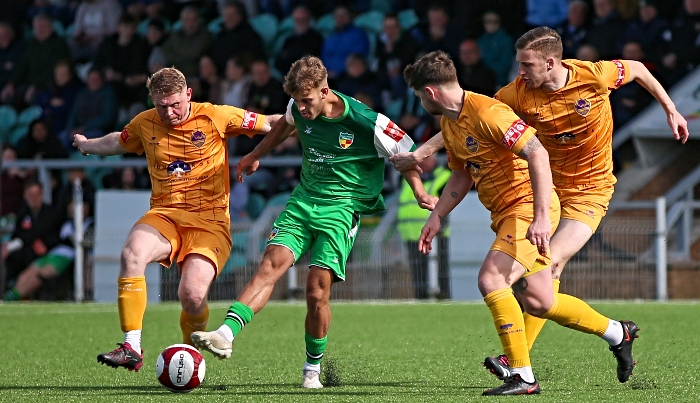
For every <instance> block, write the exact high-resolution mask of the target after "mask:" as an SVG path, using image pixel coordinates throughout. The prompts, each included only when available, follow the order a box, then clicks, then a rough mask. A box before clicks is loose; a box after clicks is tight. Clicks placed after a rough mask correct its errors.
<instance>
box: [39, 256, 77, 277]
mask: <svg viewBox="0 0 700 403" xmlns="http://www.w3.org/2000/svg"><path fill="white" fill-rule="evenodd" d="M71 263H73V259H71V258H69V257H66V256H63V255H52V254H50V253H49V254H48V255H44V256H42V257H40V258H38V259H36V260H35V261H34V264H36V265H37V266H38V267H40V268H42V269H43V268H44V267H46V266H52V267H53V268H54V269H56V273H58V274H61V273H63V272H64V271H66V269H68V268H69V267H70V265H71Z"/></svg>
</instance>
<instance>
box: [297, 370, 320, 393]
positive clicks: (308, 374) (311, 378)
mask: <svg viewBox="0 0 700 403" xmlns="http://www.w3.org/2000/svg"><path fill="white" fill-rule="evenodd" d="M303 374H304V376H303V378H302V382H301V387H302V388H304V389H321V388H322V387H323V385H322V384H321V381H320V380H319V379H318V377H319V375H321V373H320V372H318V371H312V370H306V371H303Z"/></svg>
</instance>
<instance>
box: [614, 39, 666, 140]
mask: <svg viewBox="0 0 700 403" xmlns="http://www.w3.org/2000/svg"><path fill="white" fill-rule="evenodd" d="M622 58H623V59H625V60H636V61H638V62H642V63H643V64H644V66H645V67H646V68H647V69H648V70H649V72H650V73H651V74H652V75H653V76H654V77H657V78H658V76H659V74H658V71H657V69H656V66H654V65H653V64H652V63H650V62H649V61H647V60H646V57H645V55H644V49H643V48H642V45H641V44H640V43H639V42H636V41H629V42H627V43H625V46H624V47H623V48H622ZM653 100H654V97H653V96H652V95H651V94H650V93H649V91H647V90H646V89H645V88H644V87H642V85H641V84H639V83H638V82H636V81H632V82H630V83H628V84H627V85H623V86H621V87H620V88H618V89H617V90H616V91H613V93H612V94H611V95H610V103H611V105H612V109H613V126H614V128H615V129H619V128H621V127H622V126H624V125H625V123H627V122H629V121H630V120H631V119H632V118H633V117H635V116H636V115H637V114H638V113H639V112H641V111H642V110H643V109H644V108H646V107H647V106H648V105H649V104H650V103H651V101H653Z"/></svg>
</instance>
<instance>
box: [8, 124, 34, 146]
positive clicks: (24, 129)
mask: <svg viewBox="0 0 700 403" xmlns="http://www.w3.org/2000/svg"><path fill="white" fill-rule="evenodd" d="M27 133H29V125H27V124H19V123H18V124H16V125H15V126H14V127H13V128H12V130H11V131H10V134H9V135H8V138H7V141H8V142H9V143H10V144H12V145H14V146H16V145H17V143H18V142H19V140H20V139H21V138H22V137H24V136H26V135H27Z"/></svg>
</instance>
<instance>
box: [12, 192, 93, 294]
mask: <svg viewBox="0 0 700 403" xmlns="http://www.w3.org/2000/svg"><path fill="white" fill-rule="evenodd" d="M91 211H92V210H90V206H89V205H88V204H86V203H85V204H83V234H86V233H87V232H88V231H91V230H92V227H93V223H94V221H93V219H92V214H91ZM73 213H74V212H73V202H72V201H71V202H70V203H69V204H68V207H67V208H66V214H67V215H68V218H67V220H66V221H65V222H64V223H63V225H62V226H61V228H60V231H59V237H60V239H59V243H58V245H56V246H55V247H53V248H52V249H51V250H50V251H49V252H48V253H47V254H46V255H44V256H41V257H39V258H38V259H36V260H34V261H33V262H31V263H30V264H29V267H27V268H26V269H24V270H22V271H21V272H20V273H19V275H18V276H17V282H16V283H15V285H14V286H13V287H11V288H10V289H9V290H7V292H6V293H5V295H4V296H3V300H4V301H19V300H23V299H29V298H31V297H32V295H33V294H34V293H35V292H37V291H38V290H39V289H40V288H41V287H42V285H44V284H45V282H46V281H48V280H51V279H54V278H57V277H58V276H60V275H62V274H65V273H67V272H68V271H69V270H70V269H72V267H73V262H74V261H75V256H76V255H75V226H74V225H73V224H74V223H73Z"/></svg>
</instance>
